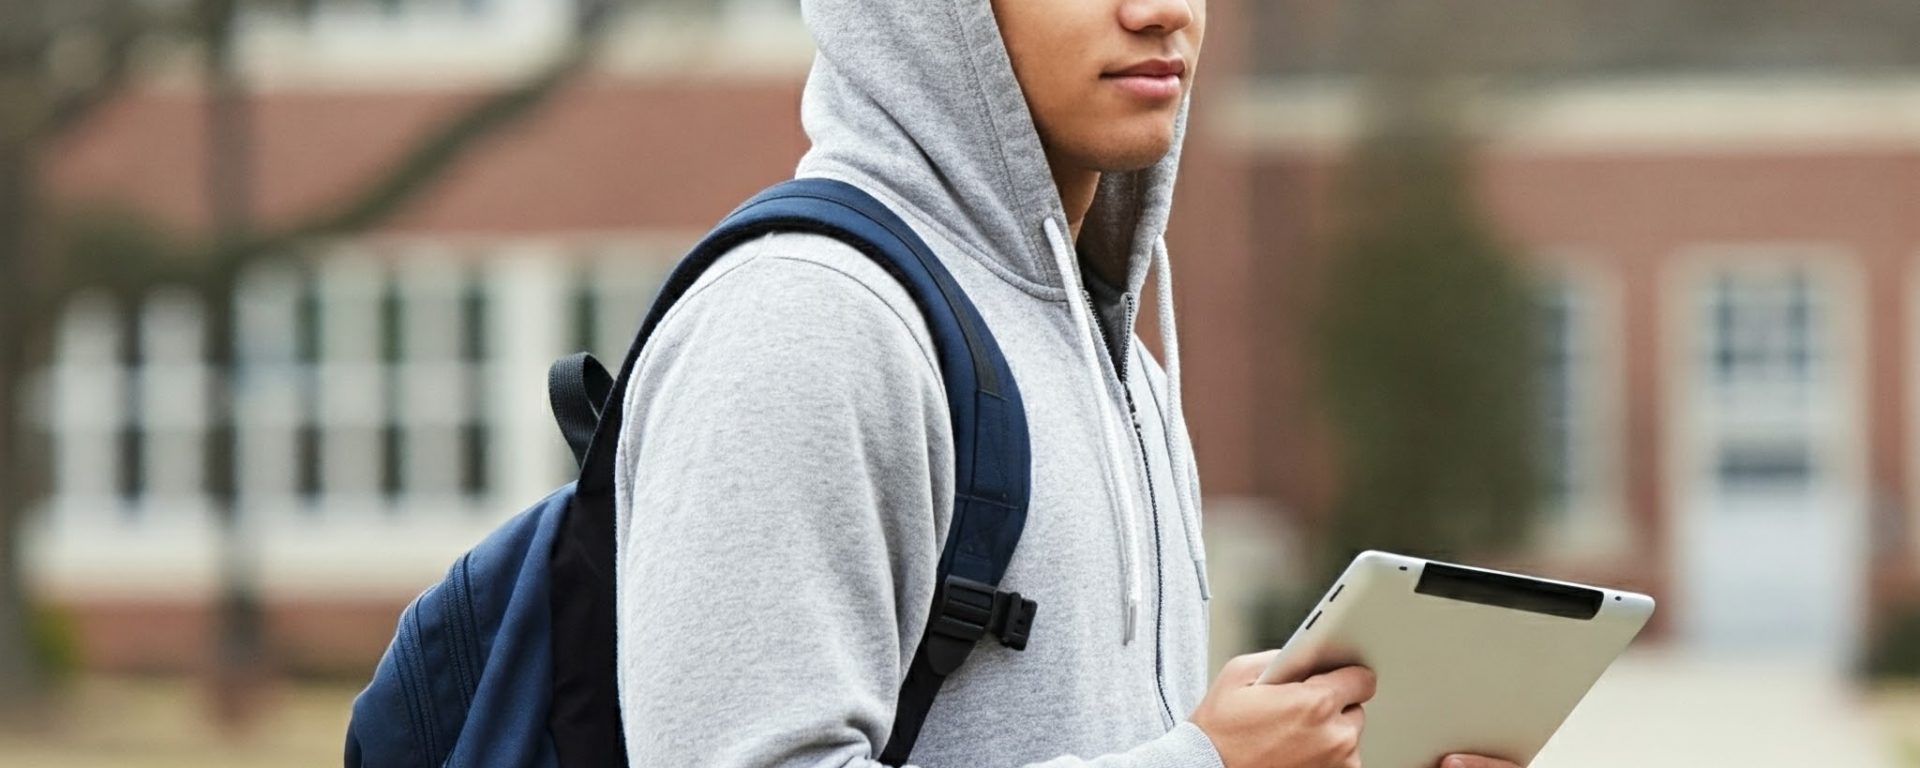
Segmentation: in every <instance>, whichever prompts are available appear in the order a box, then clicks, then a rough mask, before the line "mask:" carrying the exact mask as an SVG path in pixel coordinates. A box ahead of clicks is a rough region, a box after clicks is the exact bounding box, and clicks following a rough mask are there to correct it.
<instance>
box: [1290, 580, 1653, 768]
mask: <svg viewBox="0 0 1920 768" xmlns="http://www.w3.org/2000/svg"><path fill="white" fill-rule="evenodd" d="M1652 615H1653V599H1652V598H1650V597H1648V596H1646V595H1642V594H1637V593H1633V592H1621V591H1618V590H1611V589H1604V588H1601V587H1590V586H1586V585H1582V584H1570V583H1567V582H1562V581H1549V580H1546V579H1536V578H1532V577H1528V576H1518V575H1515V574H1510V573H1501V572H1499V571H1492V570H1487V569H1483V568H1471V567H1468V566H1463V565H1453V564H1450V563H1442V562H1438V561H1432V560H1422V559H1420V558H1415V557H1404V556H1401V555H1394V554H1388V553H1385V552H1364V553H1361V554H1360V556H1358V557H1356V558H1354V560H1353V563H1352V564H1350V565H1348V566H1347V570H1346V572H1345V573H1344V574H1342V575H1341V577H1340V579H1339V580H1338V581H1336V582H1335V583H1334V585H1333V587H1332V588H1331V589H1329V590H1327V595H1326V597H1324V598H1322V599H1321V601H1320V604H1319V606H1318V607H1317V608H1316V609H1315V610H1314V612H1313V613H1312V614H1311V615H1310V616H1308V617H1307V619H1306V620H1305V621H1304V622H1302V623H1301V625H1300V628H1299V629H1298V630H1295V631H1294V633H1293V637H1292V638H1291V639H1289V640H1288V641H1287V644H1286V645H1285V646H1284V647H1283V648H1282V649H1281V651H1280V654H1279V656H1278V657H1277V658H1276V659H1275V660H1274V662H1273V664H1272V665H1270V666H1269V667H1268V668H1267V670H1266V672H1265V673H1263V674H1262V675H1261V676H1260V682H1262V683H1286V682H1294V681H1293V680H1288V679H1284V678H1285V677H1286V676H1287V675H1288V674H1289V672H1290V671H1298V670H1309V672H1307V673H1305V674H1294V675H1293V676H1294V677H1305V676H1306V675H1307V674H1313V673H1318V672H1324V671H1328V670H1331V669H1334V668H1337V667H1342V666H1347V665H1350V664H1360V665H1364V666H1366V667H1369V668H1371V669H1372V670H1373V671H1374V674H1375V675H1376V676H1377V677H1378V678H1379V681H1380V686H1379V690H1378V692H1377V693H1376V694H1375V696H1374V698H1373V700H1372V701H1371V702H1369V703H1368V704H1367V705H1366V713H1367V720H1366V730H1365V731H1364V732H1363V733H1362V734H1361V737H1360V761H1361V763H1362V764H1364V765H1366V766H1367V768H1434V766H1435V765H1438V764H1439V761H1440V758H1442V757H1445V756H1446V755H1449V754H1454V753H1459V752H1464V753H1471V754H1481V755H1487V756H1490V757H1497V758H1501V759H1505V760H1510V761H1513V762H1516V763H1519V764H1521V765H1526V764H1528V763H1530V762H1532V761H1533V758H1534V755H1536V754H1538V753H1539V752H1540V749H1541V748H1542V747H1544V746H1546V743H1547V739H1548V738H1551V737H1552V736H1553V733H1554V731H1555V730H1558V729H1559V727H1560V724H1561V723H1562V722H1564V721H1565V720H1566V718H1567V714H1568V713H1570V712H1572V711H1573V707H1574V705H1575V704H1578V703H1579V702H1580V699H1581V697H1583V696H1585V695H1586V693H1587V689H1588V688H1590V687H1592V686H1593V683H1594V681H1596V680H1598V679H1599V678H1600V673H1601V672H1604V671H1606V668H1607V665H1609V664H1611V663H1613V660H1614V658H1615V657H1617V656H1619V655H1620V652H1621V651H1622V650H1625V649H1626V647H1627V643H1629V642H1631V641H1632V640H1633V638H1634V636H1635V635H1637V634H1639V633H1640V628H1641V627H1643V626H1645V625H1646V623H1647V619H1648V617H1650V616H1652Z"/></svg>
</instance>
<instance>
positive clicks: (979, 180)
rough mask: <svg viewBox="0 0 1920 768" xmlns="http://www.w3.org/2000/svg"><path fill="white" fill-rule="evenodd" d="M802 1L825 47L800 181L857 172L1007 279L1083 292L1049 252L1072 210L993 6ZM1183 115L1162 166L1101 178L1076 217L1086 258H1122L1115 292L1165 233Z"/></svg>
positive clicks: (807, 99)
mask: <svg viewBox="0 0 1920 768" xmlns="http://www.w3.org/2000/svg"><path fill="white" fill-rule="evenodd" d="M801 8H802V13H803V14H804V16H805V19H806V24H807V27H808V29H809V30H811V31H812V33H813V38H814V42H815V44H816V45H817V46H818V49H819V54H818V55H817V56H816V57H815V59H814V65H813V71H812V73H811V75H810V76H809V77H808V79H807V86H806V92H805V96H804V98H803V101H802V120H803V122H804V124H805V127H806V132H807V136H808V138H810V139H811V140H812V142H813V148H812V149H811V150H810V151H809V152H808V153H807V155H806V157H805V158H803V159H802V160H801V163H800V173H801V175H809V174H811V173H821V172H824V173H832V174H835V175H848V176H853V177H857V178H858V179H859V180H860V181H861V182H864V183H865V184H870V185H873V186H874V187H878V188H881V189H884V190H886V191H887V192H889V193H892V194H894V195H895V196H897V197H899V198H900V199H902V200H905V201H906V202H908V203H910V204H913V205H915V206H918V207H920V208H921V210H923V211H927V212H932V213H934V214H936V215H935V216H933V218H935V219H937V220H938V221H939V222H940V223H941V224H944V225H946V226H948V227H952V228H954V230H955V231H954V232H953V234H954V235H955V236H956V238H957V239H959V240H960V241H961V242H963V243H964V244H965V245H966V246H967V247H968V248H969V249H971V250H973V251H975V253H973V254H972V255H973V256H974V257H975V258H979V259H982V260H985V261H986V262H987V263H988V265H989V267H991V268H993V269H994V270H995V271H996V272H998V273H1000V274H1001V276H1002V277H1006V278H1010V279H1012V280H1014V282H1016V283H1017V284H1020V285H1022V287H1024V288H1027V289H1028V290H1029V291H1031V292H1035V293H1038V294H1040V295H1042V296H1046V297H1049V298H1059V295H1058V294H1057V293H1056V292H1057V291H1066V290H1068V289H1072V290H1073V291H1075V292H1077V291H1078V289H1079V287H1078V282H1079V281H1078V280H1076V279H1074V278H1073V276H1065V277H1063V276H1062V275H1061V274H1060V269H1059V268H1058V267H1057V266H1056V265H1055V260H1054V259H1053V258H1052V257H1051V254H1050V251H1051V248H1050V246H1049V244H1048V242H1047V235H1046V234H1045V222H1046V221H1048V220H1049V219H1051V220H1053V221H1055V222H1056V225H1057V226H1059V227H1060V228H1061V232H1062V233H1065V232H1066V231H1067V230H1066V228H1065V227H1066V211H1065V209H1064V208H1063V206H1062V204H1061V201H1060V192H1059V190H1058V188H1056V187H1055V186H1054V181H1053V174H1052V171H1051V169H1050V168H1049V167H1048V165H1047V157H1046V153H1045V151H1044V150H1043V149H1042V147H1041V143H1040V135H1039V132H1038V131H1037V130H1036V129H1035V128H1034V123H1033V116H1032V114H1031V113H1030V112H1029V111H1028V110H1027V103H1026V99H1025V97H1024V95H1023V94H1022V92H1021V89H1020V84H1019V81H1018V80H1016V79H1015V77H1014V72H1013V63H1012V61H1011V59H1009V58H1008V55H1007V49H1006V45H1005V43H1004V42H1003V41H1002V40H1001V37H1000V28H999V25H998V24H997V23H996V22H995V19H994V14H993V6H992V3H991V2H990V0H803V2H802V3H801ZM1186 122H1187V105H1186V103H1184V102H1183V103H1182V104H1181V107H1180V112H1179V117H1178V119H1177V123H1176V125H1175V131H1174V142H1173V146H1172V149H1171V150H1170V151H1169V152H1168V153H1167V154H1166V155H1165V156H1164V157H1162V158H1161V159H1160V161H1159V162H1157V163H1155V164H1154V165H1153V166H1151V167H1148V168H1146V169H1143V170H1139V171H1132V172H1116V173H1106V174H1102V177H1101V182H1100V189H1099V192H1098V194H1097V195H1096V196H1095V199H1094V203H1093V207H1092V209H1091V210H1089V211H1088V213H1087V218H1086V220H1085V221H1084V222H1083V224H1082V227H1081V236H1080V242H1079V252H1080V254H1081V255H1082V256H1084V257H1086V258H1088V259H1090V260H1093V259H1098V260H1105V259H1108V258H1114V257H1116V256H1119V255H1120V254H1125V257H1126V258H1125V259H1124V260H1123V263H1125V264H1127V265H1128V270H1127V284H1126V285H1124V286H1116V287H1120V288H1123V289H1124V290H1126V291H1127V292H1129V293H1136V294H1137V293H1138V292H1139V291H1140V289H1141V287H1142V285H1144V283H1145V282H1146V277H1147V273H1148V271H1149V268H1150V266H1151V264H1152V262H1153V259H1154V250H1155V248H1156V247H1157V246H1156V244H1157V242H1158V241H1159V239H1160V238H1161V236H1162V234H1163V233H1164V231H1165V229H1166V225H1167V217H1168V214H1169V212H1170V210H1171V208H1172V204H1173V186H1174V177H1175V175H1176V173H1177V171H1178V169H1179V165H1180V144H1181V141H1182V140H1183V139H1184V137H1185V134H1186ZM956 206H957V209H956V208H955V207H956ZM1116 262H1121V260H1118V259H1116Z"/></svg>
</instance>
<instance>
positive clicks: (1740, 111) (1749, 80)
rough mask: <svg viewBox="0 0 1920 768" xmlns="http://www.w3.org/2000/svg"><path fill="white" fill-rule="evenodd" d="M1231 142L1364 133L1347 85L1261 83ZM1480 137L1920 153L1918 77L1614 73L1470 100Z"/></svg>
mask: <svg viewBox="0 0 1920 768" xmlns="http://www.w3.org/2000/svg"><path fill="white" fill-rule="evenodd" d="M1222 95H1223V96H1224V97H1225V98H1224V99H1222V106H1220V107H1219V109H1220V110H1221V112H1222V113H1223V115H1224V119H1223V120H1221V121H1220V122H1219V124H1220V125H1221V126H1222V127H1221V129H1220V130H1221V132H1222V134H1224V137H1225V138H1226V139H1227V140H1228V141H1230V142H1233V143H1236V144H1239V145H1241V146H1244V147H1248V148H1253V149H1258V150H1265V151H1275V152H1337V151H1340V150H1341V149H1342V148H1343V147H1345V146H1346V145H1347V144H1348V143H1349V142H1351V141H1352V140H1353V139H1354V138H1355V137H1356V136H1357V135H1358V134H1359V132H1360V130H1361V128H1362V121H1363V115H1362V110H1361V93H1360V90H1359V88H1358V87H1357V85H1356V84H1355V83H1354V81H1352V80H1350V79H1343V78H1327V79H1299V80H1287V81H1279V82H1275V81H1268V82H1259V81H1255V82H1252V83H1249V84H1247V85H1245V86H1243V87H1241V88H1240V89H1239V91H1238V92H1237V93H1235V92H1231V91H1229V92H1225V93H1223V94H1222ZM1466 104H1467V107H1466V109H1465V110H1464V112H1465V114H1466V115H1467V117H1468V120H1467V122H1468V124H1469V126H1470V127H1471V128H1470V130H1471V132H1472V133H1474V134H1475V135H1478V136H1481V137H1484V138H1485V139H1487V140H1488V144H1489V146H1490V148H1493V149H1497V150H1499V151H1503V152H1517V153H1534V152H1537V153H1557V152H1603V151H1604V152H1653V151H1660V152H1666V151H1673V152H1686V153H1690V154H1709V155H1711V154H1721V153H1729V152H1749V151H1753V150H1756V149H1761V150H1782V151H1792V150H1821V151H1830V150H1832V149H1833V148H1834V147H1836V146H1842V147H1846V148H1847V149H1849V150H1854V151H1860V150H1869V149H1895V150H1912V149H1915V148H1920V78H1914V77H1886V78H1877V79H1876V78H1848V79H1835V78H1820V77H1772V78H1769V77H1758V76H1746V77H1739V76H1726V77H1715V78H1708V77H1695V78H1682V77H1662V78H1638V79H1635V78H1613V79H1605V80H1591V81H1579V82H1573V83H1565V84H1558V85H1549V86H1542V87H1540V88H1539V89H1537V90H1525V91H1517V90H1514V91H1501V92H1493V93H1487V92H1481V93H1473V94H1468V95H1467V98H1466Z"/></svg>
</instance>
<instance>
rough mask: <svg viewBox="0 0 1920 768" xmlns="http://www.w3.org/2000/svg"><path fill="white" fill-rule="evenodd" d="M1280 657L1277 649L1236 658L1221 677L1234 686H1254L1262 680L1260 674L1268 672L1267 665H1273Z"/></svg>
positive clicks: (1221, 671) (1222, 670) (1223, 671)
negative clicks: (1274, 658)
mask: <svg viewBox="0 0 1920 768" xmlns="http://www.w3.org/2000/svg"><path fill="white" fill-rule="evenodd" d="M1278 655H1280V650H1279V649H1277V648H1276V649H1274V650H1271V651H1262V652H1260V653H1249V654H1247V655H1245V656H1235V657H1233V659H1232V660H1230V661H1228V662H1227V665H1226V667H1225V668H1223V669H1221V670H1220V675H1221V676H1222V677H1224V678H1226V682H1228V683H1231V684H1233V685H1253V683H1254V681H1255V680H1258V679H1260V673H1261V672H1265V671H1266V670H1267V665H1268V664H1272V663H1273V657H1275V656H1278Z"/></svg>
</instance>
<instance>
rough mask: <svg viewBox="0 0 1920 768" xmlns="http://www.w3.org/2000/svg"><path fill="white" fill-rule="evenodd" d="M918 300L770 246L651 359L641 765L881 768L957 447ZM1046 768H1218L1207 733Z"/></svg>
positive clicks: (747, 261) (624, 598)
mask: <svg viewBox="0 0 1920 768" xmlns="http://www.w3.org/2000/svg"><path fill="white" fill-rule="evenodd" d="M934 360H935V358H934V357H933V353H932V345H931V341H930V338H929V337H928V335H927V332H926V329H925V323H924V322H923V321H922V320H921V319H920V318H919V316H918V314H917V310H916V309H915V308H914V305H913V303H912V301H911V299H910V298H909V297H908V295H907V293H906V291H905V290H904V289H902V288H900V287H899V286H898V285H897V284H895V283H893V281H892V280H891V278H889V277H887V276H886V274H885V273H884V272H883V271H881V270H880V269H879V267H877V266H875V265H873V264H871V263H870V262H868V261H867V259H866V258H865V257H864V256H861V255H860V254H858V253H857V252H855V251H853V250H852V249H851V248H848V247H847V246H844V245H842V244H840V243H837V242H834V241H832V240H828V239H825V238H818V237H814V236H789V235H782V236H775V237H773V238H768V239H763V240H760V241H756V242H754V243H750V244H748V245H746V246H743V247H742V248H740V249H738V250H737V251H736V252H735V253H733V254H730V255H729V256H728V257H727V258H726V259H725V260H723V262H722V264H720V265H716V267H715V268H714V271H713V272H712V273H710V274H709V275H708V276H707V278H706V279H704V280H703V281H702V283H701V284H700V285H698V286H696V288H695V290H694V292H692V293H690V294H689V295H688V296H686V297H684V298H683V299H682V301H681V303H680V305H679V306H678V307H676V309H675V310H674V312H673V314H671V315H670V316H669V317H668V318H667V319H666V321H665V322H663V323H662V325H661V328H660V330H659V332H658V333H657V334H656V336H655V338H654V339H653V340H652V342H650V345H649V348H648V350H647V352H646V353H644V354H643V356H642V358H641V361H640V362H639V364H638V367H637V368H636V371H635V374H634V377H633V384H632V386H631V387H630V389H629V391H628V392H627V393H625V397H626V398H627V409H626V414H627V423H626V424H624V425H623V428H622V430H621V432H622V434H621V440H620V460H619V462H618V464H619V474H620V476H619V479H618V480H619V489H620V493H621V495H622V499H621V505H622V508H623V510H625V511H623V513H622V515H621V525H620V528H619V531H618V534H617V535H618V536H619V550H620V551H619V559H618V566H619V572H618V574H617V578H618V580H619V590H618V591H619V599H618V611H619V631H620V637H619V677H620V680H619V682H620V700H621V708H622V712H623V717H624V720H625V727H626V742H627V751H628V755H629V760H630V762H631V764H632V765H635V766H657V765H703V766H756V767H757V766H869V765H878V763H876V762H873V761H872V757H873V756H875V755H877V754H878V753H879V751H880V749H881V747H883V746H884V743H885V740H886V738H887V735H888V733H889V731H890V729H891V726H892V719H893V707H894V701H895V697H896V695H897V694H898V690H899V685H900V680H901V679H902V678H903V677H904V676H905V668H906V661H908V660H910V659H911V657H912V654H913V652H914V650H915V647H916V645H917V642H918V639H919V637H920V634H921V632H922V630H923V629H924V627H925V623H926V614H927V610H928V604H929V602H930V601H931V599H932V594H933V577H934V572H935V567H936V564H937V561H938V558H939V554H940V546H941V542H942V541H943V540H944V537H945V534H946V527H947V521H948V516H949V515H950V510H951V506H952V500H953V488H952V474H953V459H952V436H951V428H950V426H949V424H948V412H947V406H946V399H945V393H944V390H943V389H942V385H941V382H940V378H939V374H938V368H937V366H936V364H935V362H934ZM1045 764H1046V765H1049V766H1074V765H1097V766H1111V767H1113V768H1119V767H1121V766H1142V767H1145V766H1196V767H1198V766H1209V767H1211V766H1218V765H1219V764H1220V763H1219V758H1218V757H1217V756H1216V755H1215V754H1214V750H1213V747H1212V745H1211V743H1210V742H1208V740H1207V738H1206V736H1205V735H1203V734H1201V733H1200V731H1199V729H1198V728H1196V727H1194V726H1193V725H1191V724H1190V723H1184V724H1182V725H1181V726H1180V727H1179V728H1176V729H1174V730H1173V731H1170V732H1168V733H1167V734H1166V735H1165V736H1164V737H1162V738H1159V739H1156V740H1154V741H1152V742H1149V743H1147V744H1144V745H1141V746H1140V747H1138V748H1136V749H1134V750H1133V751H1131V752H1128V753H1125V754H1121V755H1113V756H1108V757H1104V758H1099V759H1095V760H1091V761H1084V760H1079V759H1075V758H1067V757H1063V758H1059V759H1057V760H1054V761H1051V762H1048V763H1045Z"/></svg>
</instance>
